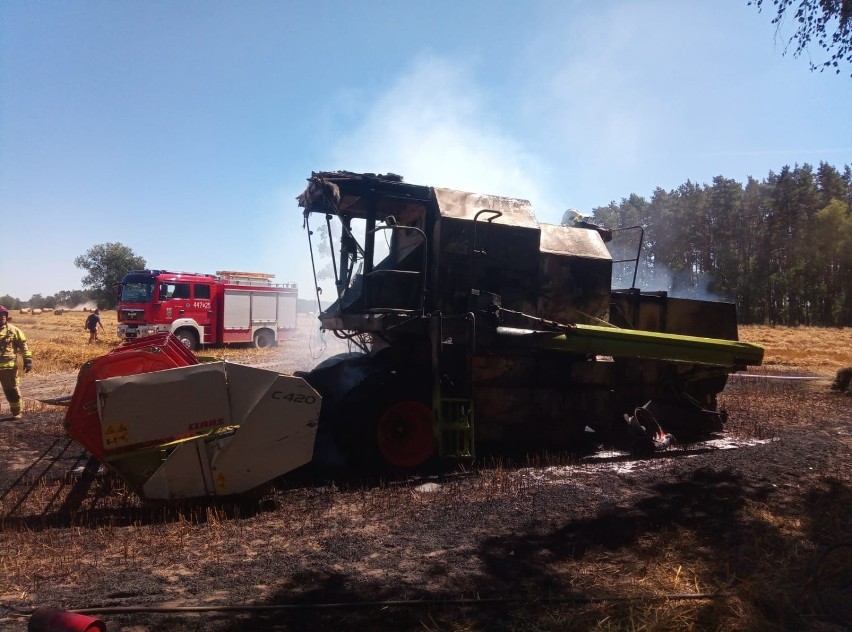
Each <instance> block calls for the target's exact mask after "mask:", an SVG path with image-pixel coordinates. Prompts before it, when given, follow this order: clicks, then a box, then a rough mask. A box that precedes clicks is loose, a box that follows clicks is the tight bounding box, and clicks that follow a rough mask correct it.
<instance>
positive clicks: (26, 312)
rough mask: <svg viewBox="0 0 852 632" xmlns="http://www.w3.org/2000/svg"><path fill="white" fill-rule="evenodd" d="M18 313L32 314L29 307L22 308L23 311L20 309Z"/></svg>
mask: <svg viewBox="0 0 852 632" xmlns="http://www.w3.org/2000/svg"><path fill="white" fill-rule="evenodd" d="M18 311H19V312H20V313H21V314H29V313H30V308H29V307H22V308H21V309H19V310H18Z"/></svg>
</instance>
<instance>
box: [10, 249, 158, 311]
mask: <svg viewBox="0 0 852 632" xmlns="http://www.w3.org/2000/svg"><path fill="white" fill-rule="evenodd" d="M74 265H75V266H76V267H78V268H81V269H82V270H85V271H86V275H85V276H84V277H83V279H82V285H83V288H84V289H82V290H63V291H61V292H57V293H56V294H54V295H51V296H42V295H41V294H33V295H32V296H31V297H30V299H29V300H28V301H21V300H20V299H19V298H16V297H13V296H8V295H6V296H0V305H5V306H6V307H8V308H9V309H19V308H21V307H35V308H41V309H53V308H55V307H68V308H74V307H77V306H80V305H86V304H90V303H94V304H96V305H97V306H98V307H101V308H106V309H114V308H115V306H116V305H117V304H118V294H117V293H116V288H117V287H118V284H119V283H120V282H121V279H123V278H124V275H125V274H127V273H128V272H130V271H131V270H141V269H143V268H144V267H145V258H144V257H141V256H139V255H137V254H136V253H135V252H133V250H132V249H131V248H130V247H128V246H125V245H124V244H121V243H117V242H109V243H105V244H97V245H95V246H92V247H91V248H89V249H88V250H87V251H86V253H85V254H82V255H80V256H79V257H76V258H75V259H74Z"/></svg>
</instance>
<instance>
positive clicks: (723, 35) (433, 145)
mask: <svg viewBox="0 0 852 632" xmlns="http://www.w3.org/2000/svg"><path fill="white" fill-rule="evenodd" d="M771 18H772V15H771V13H769V12H764V13H762V14H760V13H758V12H757V10H756V9H755V8H754V7H749V6H748V5H747V0H714V1H712V2H711V1H705V2H698V1H688V0H659V1H653V0H649V1H642V2H638V1H635V2H631V1H627V0H622V1H621V2H610V1H605V0H604V1H597V2H579V1H570V0H556V1H548V0H542V1H534V0H530V1H527V2H516V1H509V0H487V1H486V0H451V1H445V0H431V1H425V0H410V1H407V2H401V1H399V0H396V1H393V2H392V1H389V0H388V1H383V0H374V1H364V2H342V1H334V2H332V1H324V0H315V1H313V2H289V1H277V2H271V1H270V2H265V1H253V0H246V1H245V2H218V1H215V0H205V1H199V2H194V1H175V2H100V1H95V0H91V1H80V2H66V1H62V2H52V1H49V0H40V1H39V2H25V1H23V0H5V1H4V2H2V3H0V226H2V235H3V243H4V244H5V248H3V249H2V251H0V270H2V271H3V273H2V275H0V295H4V294H11V295H12V296H16V297H19V298H21V299H23V300H26V299H28V298H29V297H30V296H31V295H32V294H34V293H40V294H43V295H48V294H53V293H55V292H57V291H59V290H68V289H77V288H80V287H81V283H80V279H81V277H82V276H83V271H82V270H80V269H78V268H75V267H74V264H73V261H74V258H75V257H76V256H78V255H80V254H83V253H85V252H86V250H88V249H89V248H90V247H91V246H93V245H95V244H100V243H104V242H110V241H113V242H114V241H117V242H121V243H123V244H125V245H128V246H130V247H131V248H132V249H133V250H134V251H135V252H136V253H137V254H139V255H142V256H143V257H145V258H146V260H147V262H148V265H149V266H150V267H158V268H167V269H175V270H186V271H195V272H205V273H209V272H215V271H216V270H223V269H228V270H247V271H255V272H270V273H274V274H275V275H276V281H279V282H285V281H296V282H298V283H299V286H300V295H301V296H303V297H305V298H310V297H312V296H313V292H312V288H313V279H312V277H311V275H310V263H309V257H308V249H307V237H306V235H305V233H304V231H303V230H302V222H301V215H300V212H299V209H298V207H297V205H296V202H295V197H296V195H298V193H299V192H300V191H301V190H302V188H303V187H304V184H305V180H306V178H308V177H309V176H310V174H311V171H314V170H316V171H319V170H336V169H344V170H349V171H372V172H378V173H385V172H394V173H399V174H402V175H403V176H404V177H405V179H406V181H408V182H412V183H415V184H425V185H433V186H443V187H450V188H458V189H463V190H468V191H476V192H486V193H493V194H499V195H508V196H516V197H522V198H526V199H529V200H531V201H532V203H533V206H534V208H535V210H536V214H537V215H538V218H539V220H541V221H544V222H551V223H558V222H559V220H560V219H561V217H562V213H563V211H565V210H566V209H567V208H571V207H573V208H577V209H579V210H580V211H581V212H582V213H584V214H588V213H590V212H591V209H592V208H594V207H596V206H604V205H606V204H608V203H609V202H611V201H613V200H615V201H618V200H620V199H621V198H623V197H626V196H628V195H630V194H631V193H637V194H639V195H643V196H646V197H650V195H651V193H652V192H653V190H654V189H655V188H656V187H658V186H659V187H663V188H666V189H670V188H674V187H677V186H679V185H680V184H682V183H683V182H685V181H686V180H688V179H689V180H692V181H693V182H699V183H709V182H710V181H711V180H712V178H713V177H714V176H717V175H723V176H725V177H730V178H735V179H737V180H740V181H745V179H746V178H747V177H748V176H749V175H751V176H754V177H756V178H758V179H762V178H764V177H766V175H767V174H768V173H769V171H770V170H774V171H778V170H779V169H780V168H781V167H782V166H784V165H791V166H792V165H793V164H796V163H798V164H802V163H806V162H807V163H810V164H813V165H816V164H818V163H819V162H820V161H825V162H828V163H830V164H833V165H835V166H838V167H842V165H843V164H848V163H852V79H850V78H849V76H848V75H849V73H848V72H845V73H841V74H840V75H834V74H828V73H812V72H810V71H809V69H808V59H807V58H804V57H803V58H798V59H797V58H794V57H793V56H792V55H791V54H788V55H787V56H783V55H782V51H783V48H784V31H783V30H782V33H781V35H780V36H776V32H775V26H774V25H772V24H771ZM812 54H813V55H814V59H815V60H817V61H822V59H823V56H822V54H821V51H819V50H814V51H813V52H812ZM328 293H330V288H328V292H327V294H328Z"/></svg>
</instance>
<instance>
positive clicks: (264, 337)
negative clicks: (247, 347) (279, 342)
mask: <svg viewBox="0 0 852 632" xmlns="http://www.w3.org/2000/svg"><path fill="white" fill-rule="evenodd" d="M274 344H275V336H274V335H272V332H271V331H269V330H268V329H261V330H260V331H258V332H257V333H256V334H255V335H254V346H255V347H257V348H258V349H267V348H269V347H271V346H272V345H274Z"/></svg>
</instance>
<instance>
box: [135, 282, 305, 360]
mask: <svg viewBox="0 0 852 632" xmlns="http://www.w3.org/2000/svg"><path fill="white" fill-rule="evenodd" d="M274 276H275V275H273V274H264V273H259V272H223V271H220V272H217V273H216V274H215V275H213V274H196V273H186V272H170V271H168V270H134V271H132V272H129V273H128V274H127V275H125V277H124V279H122V281H121V283H120V284H119V288H118V289H119V302H118V323H119V324H118V336H119V338H122V339H124V340H132V339H135V338H139V337H141V336H150V335H152V334H158V333H164V332H170V333H173V334H174V335H175V336H177V337H178V338H180V340H181V342H182V343H183V344H184V345H185V346H186V347H187V348H189V349H191V350H193V351H194V350H195V349H197V348H198V347H199V346H200V345H221V344H227V343H235V342H253V343H254V344H255V346H257V347H269V346H272V345H274V344H276V343H277V342H278V341H280V340H284V339H286V338H288V337H290V336H292V335H293V334H294V333H295V331H296V310H297V299H298V289H297V287H296V284H295V283H285V284H273V283H272V279H273V278H274Z"/></svg>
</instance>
